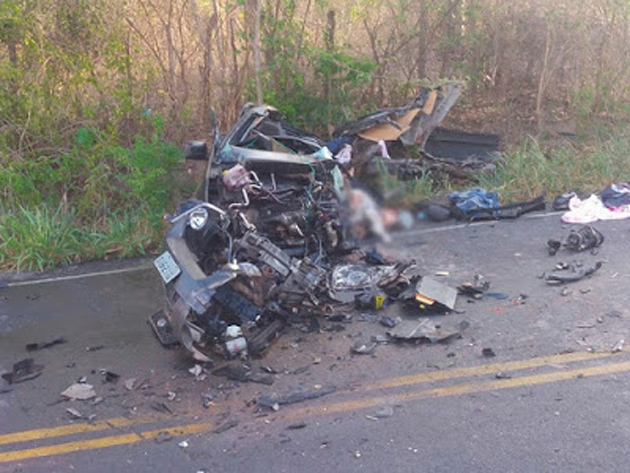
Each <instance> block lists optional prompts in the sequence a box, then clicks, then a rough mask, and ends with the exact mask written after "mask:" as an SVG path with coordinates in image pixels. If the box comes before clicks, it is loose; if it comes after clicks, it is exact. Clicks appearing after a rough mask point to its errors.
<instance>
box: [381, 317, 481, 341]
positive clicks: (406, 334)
mask: <svg viewBox="0 0 630 473" xmlns="http://www.w3.org/2000/svg"><path fill="white" fill-rule="evenodd" d="M469 326H470V324H469V323H468V322H467V321H465V320H463V321H461V322H458V323H457V324H455V325H454V326H452V327H451V328H444V327H442V324H435V323H434V322H432V321H431V319H428V318H420V319H418V320H404V321H402V322H401V323H399V324H398V325H397V326H396V327H395V328H394V329H392V330H391V331H389V332H387V334H388V335H389V336H390V337H393V338H394V339H397V340H413V341H420V342H429V343H437V342H446V341H449V340H452V339H454V338H457V337H460V336H461V334H462V332H463V331H464V330H466V329H467V328H468V327H469Z"/></svg>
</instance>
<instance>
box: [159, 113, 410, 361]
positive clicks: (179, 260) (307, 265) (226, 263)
mask: <svg viewBox="0 0 630 473" xmlns="http://www.w3.org/2000/svg"><path fill="white" fill-rule="evenodd" d="M209 154H210V159H209V162H208V169H207V172H206V191H205V197H206V199H205V201H199V200H191V201H187V202H185V203H183V204H182V205H181V206H180V208H179V209H178V211H177V212H176V214H175V215H174V216H173V217H171V219H170V228H169V230H168V233H167V236H166V251H165V252H164V253H163V254H162V255H161V256H160V257H158V258H157V259H156V261H155V266H156V268H157V269H158V271H159V273H160V275H161V277H162V279H163V282H164V285H165V291H166V299H167V304H166V307H165V309H164V311H163V313H161V314H160V313H158V314H156V315H155V316H154V317H152V318H151V321H152V323H153V326H154V328H155V329H156V333H157V334H158V336H160V334H164V330H163V329H164V326H165V325H166V324H168V326H169V328H170V333H171V334H172V340H173V341H178V342H180V343H181V344H182V345H183V346H185V347H186V348H187V349H188V350H189V351H190V352H191V353H192V354H193V355H194V357H195V358H196V359H198V360H202V361H208V360H209V359H210V358H211V356H212V355H213V354H219V355H222V356H226V357H234V356H237V355H251V356H256V355H258V354H260V353H262V352H263V351H264V350H265V349H266V348H267V347H268V346H269V344H270V342H271V341H272V340H273V339H274V338H275V337H276V336H277V335H278V333H279V332H280V331H281V330H282V328H283V326H284V325H285V324H286V323H287V322H288V321H289V320H296V319H299V318H300V317H312V316H316V315H317V314H322V313H326V312H327V311H330V304H329V301H330V298H329V296H328V292H329V289H328V288H329V285H330V274H331V270H332V268H333V266H334V264H335V262H336V261H337V257H338V256H339V255H343V254H344V253H346V252H348V251H349V249H350V248H352V244H350V243H349V242H350V239H349V238H348V237H347V236H346V233H347V232H346V228H347V226H348V225H347V221H348V217H347V212H346V211H345V209H346V205H345V202H346V194H345V192H344V180H343V177H342V174H341V170H340V169H339V166H338V163H337V162H336V161H335V160H334V159H333V158H332V156H331V154H330V152H329V151H328V149H327V148H326V147H324V146H323V143H322V142H321V141H320V140H319V139H318V138H316V137H314V136H311V135H308V134H305V133H301V132H299V131H298V130H295V129H294V128H292V127H290V126H287V125H285V124H284V123H283V122H282V121H281V120H280V114H279V113H278V111H277V110H276V109H274V108H273V107H268V106H261V107H245V108H244V110H243V112H242V113H241V116H240V118H239V120H238V121H237V123H236V124H235V125H234V127H233V128H232V129H231V131H230V132H229V133H228V134H227V135H226V136H225V137H224V138H223V139H222V140H217V143H216V144H215V146H214V148H213V149H212V150H211V151H210V153H209ZM383 274H384V276H383V277H385V276H388V280H387V281H384V282H382V285H384V286H387V285H389V284H395V283H396V280H397V279H398V278H399V277H403V275H402V272H399V273H397V274H396V277H392V275H391V272H389V273H388V272H384V273H383ZM336 283H338V281H336ZM160 338H161V339H162V341H165V340H164V339H163V338H162V337H160Z"/></svg>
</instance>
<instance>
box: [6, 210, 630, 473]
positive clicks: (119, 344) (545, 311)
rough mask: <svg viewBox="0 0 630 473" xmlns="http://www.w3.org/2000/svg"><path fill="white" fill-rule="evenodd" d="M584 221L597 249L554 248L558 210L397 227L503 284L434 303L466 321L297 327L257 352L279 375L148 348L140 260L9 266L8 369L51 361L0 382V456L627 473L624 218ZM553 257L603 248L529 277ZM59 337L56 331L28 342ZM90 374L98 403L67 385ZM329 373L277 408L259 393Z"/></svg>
mask: <svg viewBox="0 0 630 473" xmlns="http://www.w3.org/2000/svg"><path fill="white" fill-rule="evenodd" d="M595 226H596V227H597V228H598V229H600V230H601V231H602V233H603V234H604V235H605V237H606V240H605V242H604V244H603V245H602V247H601V248H600V250H599V252H598V253H597V254H596V255H593V254H590V253H589V252H586V253H579V254H574V253H569V252H568V251H566V250H561V251H560V252H559V253H558V254H557V255H556V256H555V257H550V256H549V255H548V254H547V251H546V241H547V239H549V238H561V237H563V236H565V235H566V234H567V233H568V231H569V228H570V227H567V226H563V225H562V224H561V223H560V221H559V216H558V215H548V216H544V217H540V216H534V217H529V218H521V219H519V220H516V221H511V222H505V221H504V222H496V223H485V224H478V225H452V224H451V225H448V226H445V227H439V226H430V225H427V226H423V227H420V228H418V229H416V230H414V231H411V232H406V233H404V234H399V235H397V236H396V238H395V240H394V244H392V245H391V246H390V248H386V249H383V250H384V251H386V252H387V253H389V254H391V255H394V256H397V257H399V258H403V259H405V258H413V259H415V260H416V262H417V264H418V270H419V272H420V273H421V274H428V275H435V274H436V273H437V272H446V273H447V275H445V276H434V277H435V278H437V279H439V280H440V281H442V282H444V283H446V284H449V285H453V286H456V285H458V284H461V283H463V282H466V281H470V280H472V278H473V277H474V275H475V274H478V273H480V274H482V275H483V276H484V277H485V279H486V280H488V281H490V283H491V288H490V291H491V292H495V293H498V294H497V295H496V296H495V297H496V298H495V297H488V298H486V299H484V300H481V301H475V302H474V303H470V302H468V301H467V299H466V298H464V297H461V296H460V297H459V299H458V302H457V309H458V310H457V312H456V313H451V314H448V315H444V316H434V320H435V321H437V322H439V323H442V324H443V326H444V327H448V326H449V325H453V324H456V323H457V322H460V321H462V320H466V321H467V322H469V323H470V326H469V328H467V329H466V330H465V331H464V332H463V334H462V337H461V338H458V339H455V340H453V341H451V342H449V343H445V344H433V345H431V344H389V345H379V346H377V347H376V350H375V352H374V354H373V355H356V354H352V353H351V351H350V347H351V346H352V345H353V344H354V343H355V342H356V341H369V339H370V337H371V336H372V335H377V334H383V333H384V332H385V331H386V330H387V329H386V328H384V327H382V326H381V325H379V324H378V323H376V322H374V321H372V319H371V318H369V317H367V318H366V320H362V319H361V318H360V317H359V316H358V315H355V316H354V318H353V320H352V322H350V323H347V324H332V323H323V325H322V327H323V328H324V329H327V331H322V332H320V333H309V334H305V333H302V332H300V331H299V330H298V329H297V328H295V329H290V330H288V331H287V332H286V333H285V334H284V335H283V337H282V338H281V339H280V340H279V341H278V342H277V343H276V344H275V345H274V346H273V347H272V349H271V350H270V351H269V353H268V354H267V355H266V356H265V357H264V358H263V359H262V360H255V361H254V362H253V365H254V367H255V369H256V370H257V371H258V370H259V368H261V367H263V366H266V367H271V368H273V370H274V371H275V372H276V374H274V375H273V378H274V384H273V385H271V386H269V385H264V384H256V383H240V382H237V381H233V380H228V379H226V378H223V377H219V376H214V375H209V376H206V377H204V376H201V378H200V379H196V378H195V376H194V375H193V374H191V373H190V372H189V371H188V369H189V368H191V367H193V365H194V363H193V362H192V361H191V360H190V359H189V358H188V357H187V356H186V354H185V353H183V352H182V351H180V350H178V349H172V350H168V349H164V348H163V347H162V346H160V344H159V343H158V342H157V341H156V339H155V337H154V336H153V333H152V332H151V329H150V327H149V326H148V324H147V317H148V316H149V315H150V314H152V313H153V312H155V311H156V310H158V309H159V308H160V307H161V304H162V288H161V285H160V282H159V280H158V276H157V274H156V272H155V271H154V270H153V269H152V268H150V267H149V268H147V262H144V263H143V262H140V263H137V264H136V265H135V266H132V267H130V268H126V269H125V268H124V267H123V268H122V269H120V268H118V267H114V268H112V267H106V268H105V269H106V270H107V271H109V273H105V274H96V273H90V272H89V271H88V270H86V269H85V268H83V269H82V271H83V272H84V273H85V272H86V271H88V274H83V275H81V276H79V277H74V275H73V273H70V274H67V273H58V274H54V275H53V278H52V280H47V281H39V282H38V281H21V282H20V281H18V282H14V284H13V285H12V286H10V287H5V288H3V289H0V372H4V371H9V370H10V369H11V366H12V365H13V363H15V362H17V361H19V360H21V359H24V358H27V357H32V358H33V359H34V361H35V363H36V364H40V365H42V366H43V370H42V372H41V375H40V376H38V377H37V378H35V379H32V380H29V381H25V382H22V383H18V384H13V385H9V384H8V383H6V382H4V381H3V380H0V472H5V471H6V472H47V473H48V472H70V471H79V472H90V473H91V472H111V471H125V472H146V471H152V472H200V471H205V472H210V471H274V472H276V471H277V472H281V471H286V472H295V471H370V472H371V471H374V472H380V471H413V472H418V471H421V472H440V471H449V472H452V471H467V472H531V471H536V472H544V471H553V472H557V471H567V472H581V471H588V472H592V471H606V472H614V471H619V472H625V471H628V466H627V451H626V450H625V449H626V445H628V444H627V443H626V442H628V440H629V435H630V427H629V426H630V356H629V354H628V353H627V352H626V351H623V350H622V351H620V352H615V353H613V351H614V350H613V347H615V345H619V342H620V341H621V340H628V335H629V334H628V327H629V323H628V321H629V319H630V310H629V309H628V302H629V298H630V295H629V294H628V291H627V288H628V276H629V273H630V256H629V255H628V253H627V251H626V249H627V247H628V246H627V241H628V237H629V236H630V222H623V221H620V222H603V223H597V224H596V225H595ZM559 261H563V262H567V263H571V262H581V263H583V264H584V265H592V264H594V262H596V261H602V262H603V266H602V268H601V269H600V270H599V271H598V272H597V273H595V274H594V275H593V276H592V277H590V278H587V279H584V280H582V281H579V282H576V283H572V284H570V285H567V286H560V287H551V286H548V285H546V284H545V282H544V281H543V280H542V279H541V278H540V277H541V275H542V274H543V273H544V272H547V273H548V272H550V271H552V270H553V268H554V266H555V265H556V263H558V262H559ZM92 269H98V270H99V271H101V270H102V268H101V267H100V266H99V267H97V268H89V270H90V271H91V270H92ZM119 271H120V272H119ZM441 274H444V273H441ZM68 276H70V277H68ZM55 278H61V279H55ZM504 297H505V298H504ZM385 313H387V314H388V315H392V316H400V317H401V318H404V319H409V318H411V317H415V316H417V315H418V314H415V313H409V312H407V311H402V310H401V308H400V307H397V306H394V305H392V306H389V307H388V308H386V309H385V311H384V312H381V313H378V314H377V315H379V316H380V315H382V314H385ZM55 337H63V338H64V339H65V340H66V341H67V342H66V343H63V344H58V345H55V346H52V347H50V348H46V349H42V350H39V351H34V352H27V351H26V349H25V345H26V344H27V343H33V342H43V341H47V340H52V339H54V338H55ZM484 348H490V349H491V350H492V352H493V353H494V354H495V356H493V357H487V356H484V355H483V354H482V350H483V349H484ZM103 371H109V372H112V373H115V374H118V375H119V376H120V378H119V379H118V380H117V381H114V382H106V380H105V376H104V375H103V374H102V373H103ZM261 372H262V371H261ZM82 377H85V379H86V380H87V382H88V383H90V384H91V385H92V386H93V387H94V390H95V392H96V395H97V397H98V399H97V400H96V402H95V400H94V399H92V400H86V401H80V400H76V401H64V400H62V397H61V396H60V393H61V392H62V391H63V390H64V389H66V388H67V387H68V386H70V385H71V384H73V383H74V382H76V381H77V380H79V379H81V378H82ZM132 379H133V380H135V381H134V382H133V383H132V382H131V381H130V380H132ZM2 383H4V384H2ZM129 388H130V389H129ZM333 389H334V391H333ZM328 391H333V392H330V393H329V394H328V395H325V396H322V397H319V398H317V399H311V400H306V401H304V402H300V403H296V404H292V405H282V406H280V408H279V410H278V411H277V412H276V411H268V410H263V409H260V408H259V407H258V406H257V402H256V401H257V400H258V399H259V398H260V397H261V396H263V395H274V394H278V395H282V394H288V393H294V392H302V393H304V392H307V393H322V392H328ZM204 404H205V406H204ZM68 409H71V410H73V411H74V414H72V413H71V412H69V411H68ZM75 415H80V416H81V418H76V417H75Z"/></svg>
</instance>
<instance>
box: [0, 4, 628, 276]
mask: <svg viewBox="0 0 630 473" xmlns="http://www.w3.org/2000/svg"><path fill="white" fill-rule="evenodd" d="M628 12H629V10H628V7H627V2H614V1H609V0H592V1H589V2H577V3H576V5H575V8H571V9H569V10H567V9H566V8H565V7H564V4H559V3H558V2H554V1H552V0H542V1H540V2H537V3H536V4H535V5H534V4H530V2H514V1H510V0H498V1H497V0H471V1H466V2H461V1H457V0H455V1H447V2H444V1H442V0H423V1H422V2H413V1H410V0H351V1H346V0H339V1H336V2H331V1H329V0H316V1H312V0H307V1H302V2H298V1H296V0H273V1H270V0H261V1H260V2H245V1H240V0H239V1H236V2H235V1H233V0H213V1H212V2H206V1H198V0H169V1H153V0H151V1H149V0H136V1H135V2H126V1H123V0H108V1H105V0H3V1H2V2H0V269H14V270H28V269H42V268H47V267H51V266H54V265H57V264H63V263H68V262H73V261H81V260H86V259H91V258H105V257H125V256H131V255H138V254H143V253H144V252H147V251H152V250H154V249H156V248H158V247H159V245H160V244H161V240H162V233H163V228H162V222H161V220H160V219H161V217H162V215H163V214H164V213H166V212H168V211H169V210H170V209H172V208H173V207H174V205H175V203H174V202H173V200H174V199H173V195H175V194H179V193H186V194H187V195H191V194H192V193H194V192H195V189H194V188H190V189H184V190H182V185H185V183H184V182H183V181H185V178H182V176H184V174H185V173H183V172H179V168H180V162H181V161H180V155H179V152H178V151H177V148H176V147H175V146H174V145H173V143H176V144H177V145H178V146H181V145H182V144H183V143H184V142H185V141H186V140H188V139H201V138H207V134H208V129H209V124H208V111H209V110H210V107H214V108H215V109H216V112H217V116H218V117H219V119H220V122H221V128H222V131H225V130H226V129H227V128H228V127H229V126H230V125H231V123H233V122H234V121H235V119H236V118H237V116H238V113H239V110H240V109H241V106H242V104H243V103H244V102H246V101H252V100H255V99H257V98H258V96H259V95H260V96H261V97H262V99H263V100H264V101H266V102H267V103H270V104H272V105H274V106H276V107H277V108H278V109H280V110H281V111H282V112H283V113H284V114H285V116H286V118H287V121H288V122H290V123H292V124H294V125H295V126H297V127H301V128H303V129H305V130H307V131H311V132H314V133H317V134H319V135H320V136H323V137H326V136H328V135H329V133H330V131H331V130H332V129H334V128H335V127H337V126H339V125H341V124H343V123H344V122H347V121H349V120H352V119H354V118H356V117H357V116H359V115H362V114H364V113H367V112H369V111H371V110H373V109H374V108H376V107H385V106H397V105H402V104H405V103H407V102H408V101H409V100H410V99H411V98H413V97H414V96H415V94H417V93H418V92H419V89H420V87H421V85H424V84H427V83H435V82H437V81H438V80H439V79H440V78H452V79H457V80H465V81H466V82H467V84H468V86H469V87H468V90H467V91H466V94H465V97H464V100H462V102H463V103H460V104H458V105H457V106H456V107H455V108H454V109H453V111H452V112H451V113H450V115H449V119H448V120H449V121H448V122H447V123H446V125H447V126H451V124H452V123H453V121H454V122H455V125H454V126H455V127H463V128H466V129H468V130H470V131H477V130H478V131H487V132H495V133H500V134H502V135H504V136H507V135H509V142H510V143H518V142H521V141H523V138H524V137H525V136H528V135H531V136H534V137H536V138H531V139H526V140H525V141H524V142H523V144H521V145H520V146H518V147H517V148H516V150H514V151H510V152H509V154H508V156H507V160H506V163H505V165H502V166H499V167H498V169H497V170H496V172H494V173H492V174H488V175H483V176H479V177H478V178H476V180H473V181H472V182H452V181H448V180H445V179H444V178H443V177H439V178H438V177H437V176H436V175H430V174H425V175H424V176H422V177H421V178H420V179H418V180H417V181H414V182H410V183H406V184H404V186H401V185H400V183H398V182H397V181H396V180H395V179H393V178H391V177H387V179H386V183H385V189H384V190H385V191H392V190H394V189H396V190H398V189H399V188H404V189H405V192H406V193H405V198H404V199H403V200H406V201H407V202H409V201H413V200H417V199H420V198H423V197H430V196H432V195H435V194H436V193H441V192H446V191H448V190H450V189H453V188H461V187H467V186H470V185H482V186H484V187H487V188H489V189H494V190H497V191H498V192H499V193H500V194H501V196H502V198H503V199H504V201H509V200H514V199H520V198H527V197H531V196H534V195H537V194H540V193H546V194H547V195H548V196H553V195H554V194H555V193H557V192H563V191H565V190H568V189H581V190H583V191H596V190H599V189H601V188H602V187H604V186H605V185H608V184H609V183H611V182H620V181H625V180H628V179H630V177H629V176H628V175H627V174H626V173H625V171H624V168H625V162H626V161H627V159H626V157H627V156H628V151H629V150H630V144H629V140H630V138H629V137H628V134H627V133H626V132H625V131H624V130H621V131H619V130H620V129H619V128H617V130H618V131H615V132H600V131H594V130H597V127H599V126H600V124H601V123H605V124H611V123H612V124H614V123H617V127H619V126H620V125H619V121H620V120H623V119H624V118H627V117H628V116H630V106H628V103H630V88H628V86H627V84H628V83H629V81H630V56H628V54H627V32H628V29H629V28H630V14H629V13H628ZM506 25H507V26H509V27H506ZM602 31H605V32H606V34H605V35H602V33H601V32H602ZM506 51H508V52H509V54H506ZM489 109H493V110H495V111H498V113H497V115H496V116H495V115H493V116H489V115H488V114H487V112H488V110H489ZM458 114H459V116H458ZM452 120H453V121H452ZM479 125H482V126H479ZM551 125H558V126H561V127H562V129H563V130H564V129H565V127H566V130H565V131H569V132H572V133H580V132H581V131H583V130H585V131H586V132H587V133H588V134H589V135H591V136H589V137H586V139H584V140H583V141H582V140H580V141H577V142H573V143H570V144H566V145H564V146H560V147H554V148H549V149H547V146H546V145H541V144H540V143H544V140H543V139H542V138H541V137H543V136H544V133H546V132H547V131H548V130H549V129H550V128H549V126H551Z"/></svg>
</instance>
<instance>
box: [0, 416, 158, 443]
mask: <svg viewBox="0 0 630 473" xmlns="http://www.w3.org/2000/svg"><path fill="white" fill-rule="evenodd" d="M156 420H157V419H156V418H148V417H145V418H139V419H127V418H125V417H117V418H114V419H108V420H101V421H97V422H93V423H91V424H88V423H80V424H70V425H61V426H59V427H48V428H43V429H35V430H25V431H23V432H14V433H12V434H5V435H0V445H5V444H8V443H19V442H28V441H30V440H39V439H46V438H51V437H63V436H65V435H73V434H80V433H83V432H95V431H98V430H105V429H110V428H114V427H128V426H130V425H139V424H147V423H149V422H154V421H156Z"/></svg>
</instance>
